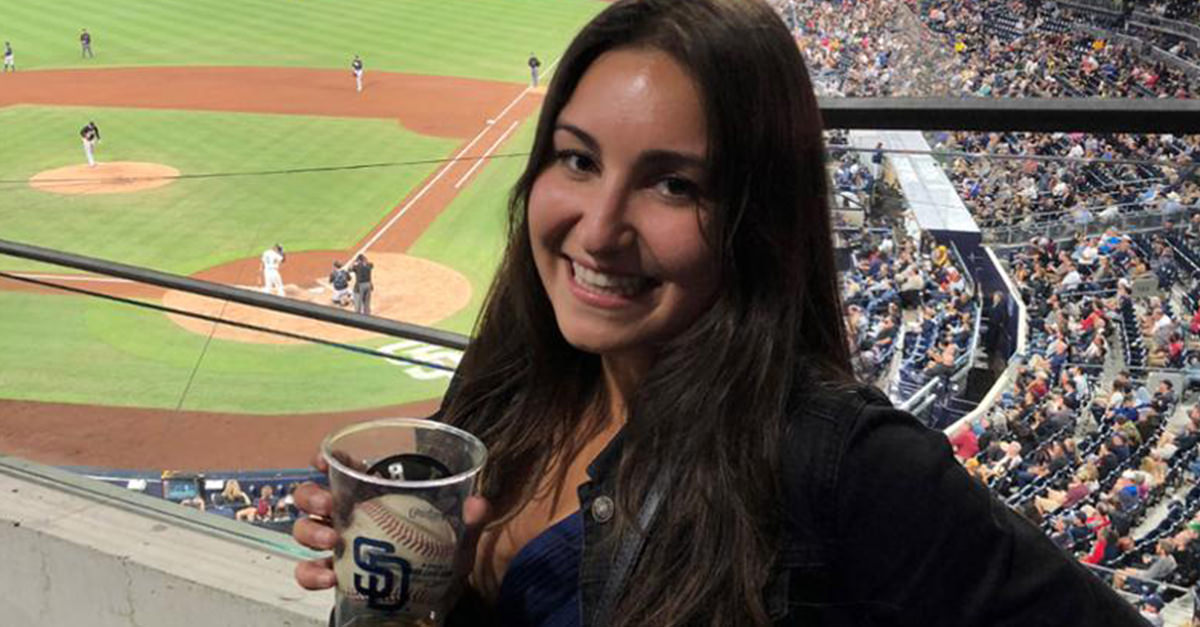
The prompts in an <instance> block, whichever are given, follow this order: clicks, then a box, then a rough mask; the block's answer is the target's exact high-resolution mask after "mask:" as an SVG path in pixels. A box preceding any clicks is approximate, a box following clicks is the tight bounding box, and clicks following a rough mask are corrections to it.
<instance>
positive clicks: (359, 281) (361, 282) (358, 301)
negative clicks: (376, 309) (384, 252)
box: [350, 255, 375, 316]
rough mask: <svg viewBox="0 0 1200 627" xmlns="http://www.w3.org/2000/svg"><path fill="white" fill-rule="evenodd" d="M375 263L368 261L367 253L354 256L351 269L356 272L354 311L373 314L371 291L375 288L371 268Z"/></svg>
mask: <svg viewBox="0 0 1200 627" xmlns="http://www.w3.org/2000/svg"><path fill="white" fill-rule="evenodd" d="M373 268H375V265H374V264H372V263H371V262H370V261H367V256H366V255H359V256H357V257H355V258H354V265H352V266H350V271H351V272H353V273H354V311H356V312H358V313H360V314H363V315H367V316H369V315H371V292H372V291H373V290H374V288H373V287H372V285H371V270H372V269H373Z"/></svg>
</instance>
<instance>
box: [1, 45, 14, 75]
mask: <svg viewBox="0 0 1200 627" xmlns="http://www.w3.org/2000/svg"><path fill="white" fill-rule="evenodd" d="M4 71H5V72H9V71H12V72H16V71H17V62H16V61H15V60H13V51H12V48H5V49H4Z"/></svg>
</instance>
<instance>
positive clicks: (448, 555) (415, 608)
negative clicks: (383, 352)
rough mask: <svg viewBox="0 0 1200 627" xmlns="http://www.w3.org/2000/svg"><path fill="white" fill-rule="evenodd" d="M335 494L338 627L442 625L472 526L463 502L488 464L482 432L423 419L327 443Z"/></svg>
mask: <svg viewBox="0 0 1200 627" xmlns="http://www.w3.org/2000/svg"><path fill="white" fill-rule="evenodd" d="M321 451H322V454H323V455H324V456H325V460H326V461H328V462H329V485H330V490H331V491H332V493H333V528H334V529H335V530H336V531H337V532H338V534H339V536H340V537H341V541H340V542H339V544H338V546H337V548H336V549H335V550H334V557H333V568H334V572H335V573H336V574H337V603H336V606H335V608H334V625H335V626H336V627H382V626H385V625H386V626H400V625H403V626H416V625H421V626H427V625H440V624H442V621H443V619H444V617H445V613H446V610H447V609H448V608H447V606H446V604H447V603H448V602H449V601H450V599H449V598H448V597H449V595H450V594H451V592H452V586H453V585H454V584H455V582H456V578H457V577H456V575H457V573H456V572H455V562H456V560H457V558H458V557H459V556H458V549H459V545H460V544H461V542H462V538H463V534H464V532H465V530H466V527H465V525H464V524H463V503H464V502H465V501H466V499H467V497H468V496H470V495H471V493H472V491H473V490H474V488H475V477H476V475H478V474H479V471H480V469H482V468H483V464H484V461H485V460H486V459H487V448H486V447H485V446H484V445H483V443H482V442H480V441H479V439H478V438H476V437H475V436H473V435H471V434H469V433H467V432H466V431H463V430H461V429H456V428H454V427H451V426H449V425H445V424H442V423H439V422H433V421H430V420H421V419H417V418H388V419H383V420H373V421H370V422H363V423H359V424H355V425H351V426H349V427H346V428H344V429H342V430H340V431H337V432H335V433H333V434H332V435H330V436H329V437H327V438H325V442H324V443H323V444H322V445H321Z"/></svg>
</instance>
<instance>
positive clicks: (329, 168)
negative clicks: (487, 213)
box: [0, 152, 529, 185]
mask: <svg viewBox="0 0 1200 627" xmlns="http://www.w3.org/2000/svg"><path fill="white" fill-rule="evenodd" d="M528 156H529V153H528V152H506V153H497V154H493V155H488V156H483V155H469V156H466V157H439V158H437V159H416V160H413V161H382V162H377V163H351V164H347V165H325V166H311V167H307V168H285V169H281V170H248V171H244V172H198V173H194V174H185V173H181V174H161V175H156V176H122V177H120V178H121V180H122V181H159V180H171V181H183V180H188V179H212V178H232V177H239V176H273V175H277V174H313V173H321V172H344V171H349V170H371V169H377V168H394V167H407V166H416V165H440V164H443V163H451V162H459V161H479V160H480V159H509V158H513V157H528ZM38 182H39V183H56V184H64V183H78V184H80V185H88V184H95V183H96V179H94V178H88V179H85V178H78V177H67V178H46V179H38ZM28 183H29V181H28V179H0V185H3V184H8V185H13V184H20V185H26V184H28Z"/></svg>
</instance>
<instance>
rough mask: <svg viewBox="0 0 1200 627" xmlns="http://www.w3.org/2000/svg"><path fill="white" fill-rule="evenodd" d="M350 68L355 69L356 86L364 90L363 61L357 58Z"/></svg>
mask: <svg viewBox="0 0 1200 627" xmlns="http://www.w3.org/2000/svg"><path fill="white" fill-rule="evenodd" d="M350 69H352V70H354V84H355V86H357V88H358V91H362V85H363V62H362V61H360V60H358V59H355V60H354V62H353V63H351V64H350Z"/></svg>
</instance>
